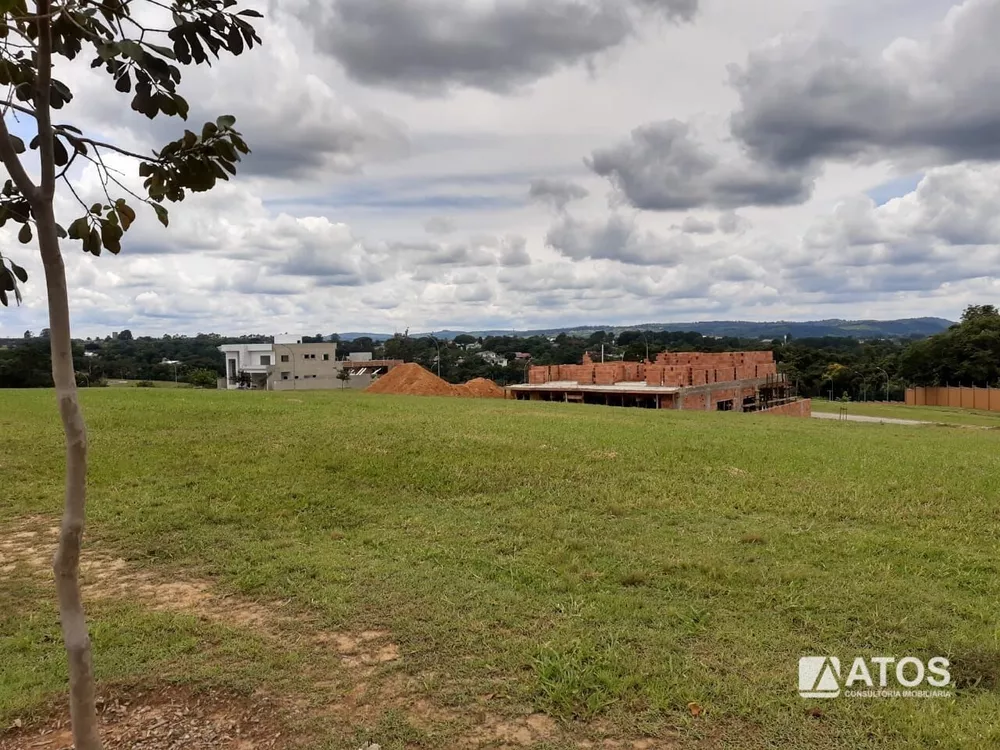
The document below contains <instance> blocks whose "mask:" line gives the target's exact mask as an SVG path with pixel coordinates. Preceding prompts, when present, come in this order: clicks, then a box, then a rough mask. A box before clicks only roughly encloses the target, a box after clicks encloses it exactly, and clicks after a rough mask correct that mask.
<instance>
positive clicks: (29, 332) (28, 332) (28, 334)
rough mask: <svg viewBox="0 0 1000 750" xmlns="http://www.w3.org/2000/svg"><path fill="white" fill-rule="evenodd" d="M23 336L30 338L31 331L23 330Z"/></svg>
mask: <svg viewBox="0 0 1000 750" xmlns="http://www.w3.org/2000/svg"><path fill="white" fill-rule="evenodd" d="M24 338H26V339H30V338H31V331H25V332H24Z"/></svg>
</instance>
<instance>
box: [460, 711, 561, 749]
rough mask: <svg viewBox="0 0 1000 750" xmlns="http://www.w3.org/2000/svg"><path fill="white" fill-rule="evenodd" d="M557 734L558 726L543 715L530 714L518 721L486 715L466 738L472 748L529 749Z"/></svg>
mask: <svg viewBox="0 0 1000 750" xmlns="http://www.w3.org/2000/svg"><path fill="white" fill-rule="evenodd" d="M558 733H559V725H558V724H556V722H555V720H553V719H552V718H551V717H549V716H546V715H545V714H531V715H530V716H525V717H523V718H520V719H500V718H497V717H495V716H489V715H487V716H486V717H485V720H484V721H482V722H481V723H480V725H479V726H478V727H477V728H476V729H475V730H474V731H473V732H472V733H470V734H469V736H468V740H469V741H470V742H471V743H473V746H475V747H480V746H483V745H495V744H497V743H499V744H501V745H518V746H521V747H530V746H532V745H540V744H542V743H544V742H548V741H550V740H552V739H553V738H554V737H555V736H556V735H557V734H558Z"/></svg>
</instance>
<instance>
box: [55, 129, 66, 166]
mask: <svg viewBox="0 0 1000 750" xmlns="http://www.w3.org/2000/svg"><path fill="white" fill-rule="evenodd" d="M52 161H53V162H54V163H55V165H56V166H57V167H65V166H66V163H67V162H68V161H69V154H68V153H67V152H66V147H65V146H64V145H63V143H62V141H60V140H59V138H57V137H55V136H53V137H52Z"/></svg>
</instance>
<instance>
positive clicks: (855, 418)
mask: <svg viewBox="0 0 1000 750" xmlns="http://www.w3.org/2000/svg"><path fill="white" fill-rule="evenodd" d="M812 415H813V416H814V417H816V418H817V419H843V418H844V417H841V416H840V415H839V414H836V413H834V414H829V413H827V412H822V411H814V412H813V413H812ZM846 419H847V421H849V422H882V423H884V424H909V425H915V424H934V423H933V422H921V421H918V420H916V419H890V418H888V417H865V416H862V415H860V414H848V415H846Z"/></svg>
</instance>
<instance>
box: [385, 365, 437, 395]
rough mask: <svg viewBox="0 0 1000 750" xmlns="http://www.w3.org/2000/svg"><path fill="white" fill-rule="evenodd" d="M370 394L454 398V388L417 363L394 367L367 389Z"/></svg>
mask: <svg viewBox="0 0 1000 750" xmlns="http://www.w3.org/2000/svg"><path fill="white" fill-rule="evenodd" d="M366 390H367V391H368V392H369V393H393V394H398V395H403V396H454V395H455V394H454V386H452V385H451V384H450V383H446V382H445V381H443V380H442V379H441V378H439V377H438V376H437V375H435V374H434V373H431V372H428V371H427V370H425V369H424V368H423V367H421V366H420V365H418V364H417V363H416V362H409V363H407V364H405V365H400V366H399V367H393V368H392V369H391V370H389V372H387V373H386V374H385V375H383V376H382V377H380V378H379V379H378V380H376V381H375V382H374V383H372V384H371V385H370V386H368V388H367V389H366Z"/></svg>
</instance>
